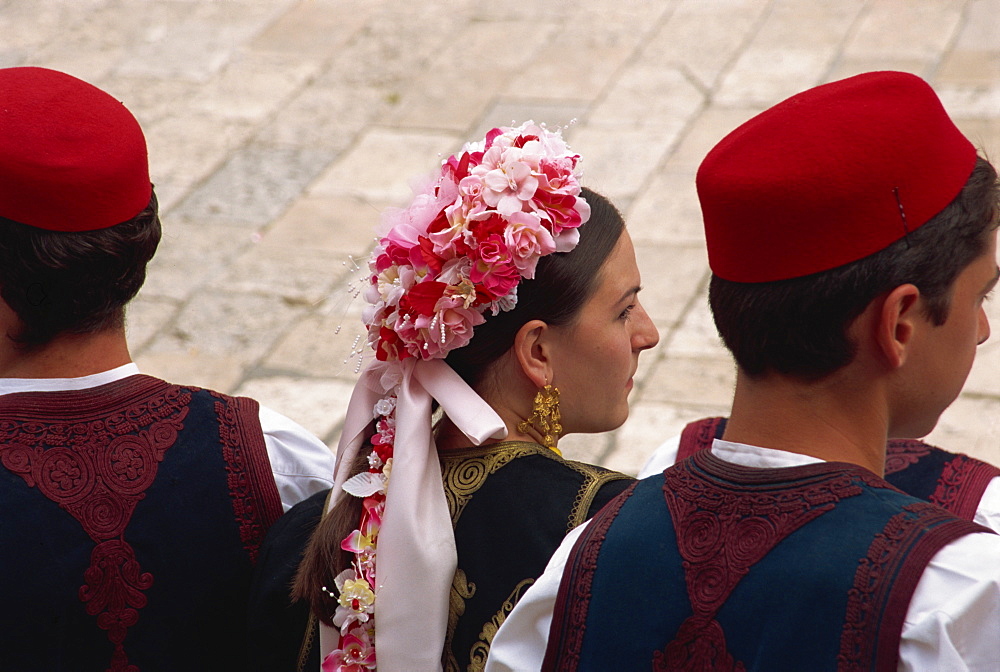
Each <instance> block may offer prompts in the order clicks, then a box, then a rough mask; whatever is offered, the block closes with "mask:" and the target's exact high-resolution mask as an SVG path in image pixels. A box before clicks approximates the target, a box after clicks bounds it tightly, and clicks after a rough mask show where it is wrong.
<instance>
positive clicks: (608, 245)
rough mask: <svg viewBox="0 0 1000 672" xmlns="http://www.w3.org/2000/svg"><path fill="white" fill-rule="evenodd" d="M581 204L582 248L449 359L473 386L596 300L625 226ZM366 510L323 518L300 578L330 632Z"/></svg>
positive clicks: (525, 285)
mask: <svg viewBox="0 0 1000 672" xmlns="http://www.w3.org/2000/svg"><path fill="white" fill-rule="evenodd" d="M581 196H583V197H584V199H586V201H587V203H588V204H589V205H590V219H589V220H588V221H587V223H586V224H584V225H583V226H582V227H580V242H579V243H578V244H577V246H576V247H575V248H573V251H572V252H565V253H559V252H557V253H553V254H550V255H547V256H545V257H542V258H541V259H540V260H539V261H538V266H537V267H536V268H535V277H534V279H532V280H522V281H521V282H520V284H518V287H517V305H516V306H515V307H514V309H513V310H510V311H507V312H503V313H498V314H497V315H490V314H488V313H487V315H486V322H484V323H483V324H481V325H479V326H477V327H476V329H475V333H474V334H473V336H472V340H470V341H469V343H468V344H467V345H465V346H464V347H461V348H458V349H456V350H453V351H452V352H451V353H450V354H449V355H448V356H447V357H446V358H445V361H446V362H447V363H448V364H449V365H450V366H451V367H452V368H453V369H455V371H456V372H457V373H458V374H459V375H460V376H461V377H462V378H463V379H464V380H465V381H466V382H467V383H468V384H469V385H470V386H472V387H477V385H478V384H479V383H480V382H481V381H482V380H483V377H484V376H485V374H486V371H487V370H488V369H489V366H490V365H491V364H492V363H493V362H495V361H496V360H497V359H499V358H500V357H501V356H502V355H503V354H504V353H505V352H507V351H508V350H510V348H511V347H513V345H514V337H515V335H516V334H517V331H518V330H519V329H520V328H521V326H522V325H524V324H526V323H528V322H530V321H531V320H535V319H538V320H544V321H545V322H546V323H548V324H552V325H561V324H568V323H570V322H572V320H573V319H574V318H575V317H576V315H577V314H578V313H579V311H580V309H581V308H582V307H583V304H584V303H585V302H586V301H587V299H588V298H589V297H590V295H591V294H592V293H593V291H594V289H595V287H596V279H597V277H598V272H599V270H600V268H601V267H602V266H603V265H604V262H605V260H607V258H608V256H609V255H610V254H611V252H612V250H614V247H615V245H616V244H617V243H618V240H619V238H621V234H622V231H624V230H625V220H624V219H623V218H622V216H621V213H620V212H618V209H617V208H616V207H615V206H614V204H613V203H611V201H609V200H608V199H607V198H605V197H604V196H602V195H600V194H598V193H596V192H594V191H591V190H589V189H583V190H582V193H581ZM367 457H368V455H367V452H366V451H364V450H362V451H361V452H360V453H359V455H358V461H357V462H356V463H355V464H354V465H353V467H354V472H353V473H358V472H360V471H362V470H364V469H366V468H367V467H368V462H367ZM362 503H363V502H362V500H361V499H359V498H357V497H346V498H344V499H341V500H340V501H339V502H338V504H337V506H335V507H334V508H333V509H332V510H331V511H330V512H329V513H328V514H327V515H326V516H324V517H323V519H322V520H321V521H320V523H319V526H318V527H317V528H316V531H315V532H314V533H313V536H312V538H311V539H310V540H309V545H308V547H307V548H306V551H305V555H304V557H303V560H302V564H301V565H300V566H299V571H298V573H297V575H296V577H295V584H294V586H293V588H292V595H293V597H294V598H295V599H304V600H308V601H309V603H310V606H311V608H312V610H313V613H315V614H316V616H317V617H318V618H319V619H320V620H322V621H323V622H325V623H327V624H329V623H330V618H331V614H333V613H334V611H335V610H336V607H337V600H336V598H335V597H333V596H331V595H329V594H328V593H326V592H324V591H323V586H326V587H328V588H331V587H332V586H333V585H334V583H333V579H334V577H336V576H337V574H339V573H340V572H341V571H343V570H344V569H345V568H347V567H348V566H349V565H350V562H351V555H350V554H349V553H347V552H345V551H342V550H341V548H340V542H341V541H342V540H343V538H344V537H346V536H347V535H348V534H349V533H350V531H351V530H353V529H354V528H355V527H356V526H357V524H358V521H359V520H360V517H361V507H362Z"/></svg>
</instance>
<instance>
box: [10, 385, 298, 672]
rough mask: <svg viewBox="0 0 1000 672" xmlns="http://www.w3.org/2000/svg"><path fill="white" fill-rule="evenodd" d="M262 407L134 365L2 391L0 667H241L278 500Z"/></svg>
mask: <svg viewBox="0 0 1000 672" xmlns="http://www.w3.org/2000/svg"><path fill="white" fill-rule="evenodd" d="M258 418H259V416H258V406H257V403H256V402H255V401H253V400H251V399H243V398H233V397H227V396H225V395H221V394H218V393H216V392H211V391H208V390H200V389H197V388H189V387H179V386H176V385H170V384H168V383H166V382H163V381H161V380H158V379H155V378H151V377H149V376H140V375H137V376H131V377H129V378H126V379H124V380H121V381H117V382H113V383H109V384H107V385H102V386H99V387H96V388H92V389H89V390H83V391H67V392H29V393H18V394H10V395H5V396H0V465H2V467H0V509H2V512H0V548H2V549H3V551H2V553H0V569H2V574H3V577H4V579H3V586H4V588H3V596H4V604H5V605H7V606H6V607H5V608H4V609H3V610H2V613H3V616H2V617H0V669H5V670H19V671H28V670H39V671H41V670H45V671H46V672H59V671H64V670H65V671H70V670H72V671H73V672H80V671H86V670H109V671H112V672H139V671H140V670H185V671H191V670H206V671H207V670H221V669H239V664H240V656H241V655H242V652H243V651H244V650H245V638H246V625H245V621H246V599H247V590H248V587H249V582H250V575H251V572H252V569H253V562H254V560H255V556H256V553H257V549H258V546H259V544H260V542H261V540H262V538H263V535H264V533H265V532H266V530H267V528H268V527H269V526H270V524H271V523H272V522H274V520H275V519H276V518H277V517H278V516H279V515H280V514H281V502H280V499H279V497H278V492H277V488H276V486H275V484H274V478H273V476H272V474H271V469H270V463H269V461H268V458H267V452H266V449H265V446H264V440H263V434H262V432H261V428H260V421H259V419H258Z"/></svg>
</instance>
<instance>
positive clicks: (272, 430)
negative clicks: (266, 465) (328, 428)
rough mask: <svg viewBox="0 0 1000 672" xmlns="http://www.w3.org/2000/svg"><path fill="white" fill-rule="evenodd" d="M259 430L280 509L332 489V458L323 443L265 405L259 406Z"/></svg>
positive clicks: (286, 509) (331, 453)
mask: <svg viewBox="0 0 1000 672" xmlns="http://www.w3.org/2000/svg"><path fill="white" fill-rule="evenodd" d="M260 428H261V429H262V430H263V432H264V445H265V446H267V457H268V459H270V461H271V472H272V473H273V474H274V483H275V485H277V486H278V494H279V495H280V496H281V506H282V509H283V510H285V511H288V509H290V508H292V506H293V505H295V504H298V503H299V502H301V501H302V500H303V499H306V498H308V497H309V496H310V495H314V494H316V493H317V492H319V491H320V490H325V489H327V488H330V487H333V468H334V462H335V457H334V455H333V451H331V450H330V449H329V448H328V447H327V446H326V444H324V443H323V442H322V441H320V440H319V439H317V438H316V437H315V436H313V435H312V434H310V433H309V432H308V431H307V430H306V429H305V428H304V427H302V426H301V425H300V424H298V423H297V422H295V421H294V420H291V419H290V418H286V417H285V416H283V415H282V414H280V413H278V412H277V411H273V410H271V409H270V408H267V407H266V406H261V407H260Z"/></svg>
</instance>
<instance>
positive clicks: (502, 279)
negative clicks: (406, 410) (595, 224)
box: [363, 121, 590, 361]
mask: <svg viewBox="0 0 1000 672" xmlns="http://www.w3.org/2000/svg"><path fill="white" fill-rule="evenodd" d="M579 159H580V156H579V155H578V154H574V153H573V152H571V151H570V150H569V148H568V147H567V146H566V143H565V142H564V141H563V139H562V136H561V135H560V133H559V132H553V131H549V130H548V129H546V128H544V127H543V126H538V125H536V124H535V123H534V122H530V121H529V122H526V123H524V124H522V125H521V126H519V127H517V128H510V127H503V128H494V129H493V130H491V131H490V132H489V133H487V134H486V139H485V140H484V141H483V142H478V143H469V144H467V145H466V146H465V147H464V148H463V149H462V152H461V153H460V154H458V155H455V156H451V157H449V158H448V159H447V160H445V161H443V162H442V164H441V170H440V173H439V174H438V175H437V177H436V179H434V180H433V181H432V182H431V183H430V185H429V186H428V187H427V188H425V189H424V190H422V191H421V192H420V193H418V194H417V195H416V196H415V197H414V199H413V201H412V202H411V203H410V205H409V206H408V207H406V208H403V209H392V210H389V211H387V212H386V213H385V215H384V217H383V222H382V228H383V229H384V230H385V233H384V235H383V236H382V237H381V240H380V241H379V244H378V245H377V246H376V248H375V250H374V252H373V253H372V256H371V259H370V261H369V267H370V269H371V271H372V277H371V283H370V285H369V286H368V287H367V289H366V292H365V299H366V300H367V301H368V303H369V304H370V305H369V306H367V307H366V308H365V312H364V315H363V318H364V321H365V324H366V325H367V326H368V344H369V345H370V346H371V347H372V348H373V349H374V350H375V356H376V358H378V359H380V360H383V361H393V360H403V359H406V358H407V357H418V358H420V359H432V358H443V357H445V356H446V355H447V354H448V353H449V352H450V351H452V350H454V349H455V348H460V347H462V346H463V345H465V344H466V343H468V342H469V339H470V338H472V330H473V328H474V327H476V326H477V325H479V324H482V323H483V322H484V321H485V318H484V317H483V313H485V312H486V311H487V310H489V311H491V313H492V314H493V315H496V314H497V313H499V312H500V311H506V310H510V309H512V308H513V307H514V306H515V305H516V304H517V285H518V283H519V282H520V280H521V278H533V277H534V276H535V265H536V264H537V263H538V260H539V259H540V258H541V257H544V256H545V255H547V254H551V253H553V252H569V251H570V250H572V249H573V248H574V247H576V244H577V242H578V241H579V240H580V233H579V231H577V227H579V226H580V225H581V224H583V223H584V222H586V221H587V220H588V219H589V218H590V206H589V205H588V204H587V202H586V201H585V200H584V199H583V198H581V197H580V181H579V170H578V168H577V164H578V162H579Z"/></svg>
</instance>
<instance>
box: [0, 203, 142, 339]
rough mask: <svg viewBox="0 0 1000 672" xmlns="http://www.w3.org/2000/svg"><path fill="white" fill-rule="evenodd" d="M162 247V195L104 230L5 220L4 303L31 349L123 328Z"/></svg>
mask: <svg viewBox="0 0 1000 672" xmlns="http://www.w3.org/2000/svg"><path fill="white" fill-rule="evenodd" d="M159 242H160V219H159V216H158V215H157V203H156V194H155V193H153V194H152V196H151V197H150V199H149V204H148V205H147V206H146V207H145V209H143V211H142V212H140V213H139V214H138V215H136V216H135V217H133V218H132V219H130V220H128V221H127V222H123V223H121V224H116V225H115V226H111V227H108V228H106V229H99V230H97V231H83V232H72V233H66V232H62V231H47V230H44V229H38V228H35V227H32V226H27V225H25V224H21V223H19V222H14V221H11V220H9V219H4V218H2V217H0V296H2V297H3V300H4V301H6V302H7V305H9V306H10V307H11V309H12V310H13V311H14V312H15V313H16V314H17V316H18V318H19V319H20V321H21V326H20V329H19V331H18V332H17V333H16V334H8V335H7V336H8V337H10V338H13V339H14V340H15V341H16V342H17V343H19V344H20V345H22V346H24V347H28V348H30V347H37V346H41V345H45V344H46V343H48V342H49V341H51V340H52V339H53V338H55V337H56V336H58V335H59V334H64V333H73V334H87V333H96V332H100V331H105V330H107V329H112V328H116V327H121V326H122V325H123V324H124V319H125V310H124V309H125V304H127V303H128V302H129V301H131V300H132V298H133V297H134V296H135V295H136V293H137V292H138V291H139V288H140V287H142V283H143V282H144V281H145V279H146V264H147V263H148V262H149V260H150V259H151V258H152V256H153V253H155V252H156V246H157V245H158V244H159Z"/></svg>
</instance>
